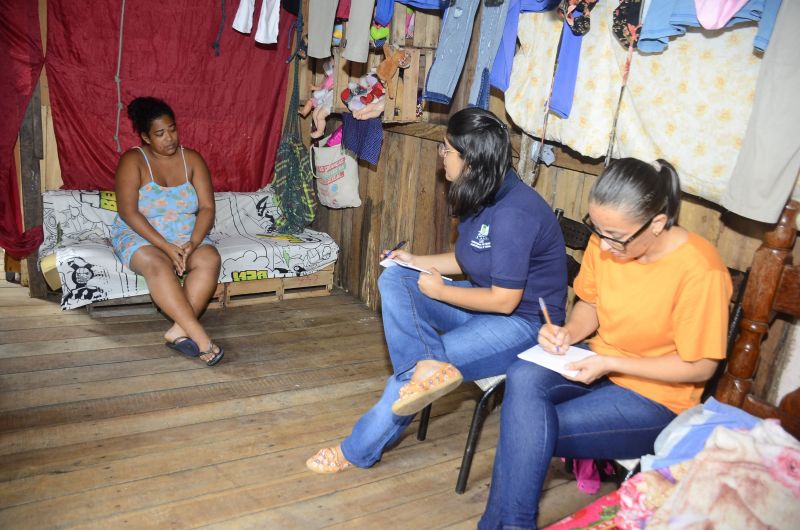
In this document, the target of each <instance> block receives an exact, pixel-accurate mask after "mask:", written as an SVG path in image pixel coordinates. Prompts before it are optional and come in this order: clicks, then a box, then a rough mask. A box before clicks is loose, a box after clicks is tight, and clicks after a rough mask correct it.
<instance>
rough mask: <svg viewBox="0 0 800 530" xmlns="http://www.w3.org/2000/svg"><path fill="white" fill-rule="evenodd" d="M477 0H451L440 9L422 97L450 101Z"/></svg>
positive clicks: (464, 55)
mask: <svg viewBox="0 0 800 530" xmlns="http://www.w3.org/2000/svg"><path fill="white" fill-rule="evenodd" d="M480 3H481V0H455V3H454V4H453V5H451V6H449V7H448V8H447V9H446V10H445V12H444V18H443V19H442V29H441V31H440V32H439V46H438V47H437V48H436V59H435V60H434V61H433V64H432V65H431V69H430V70H429V71H428V79H427V80H426V81H425V91H424V92H423V95H422V97H423V98H424V99H427V100H429V101H435V102H437V103H444V104H445V105H449V104H450V100H451V99H452V97H453V92H455V89H456V85H457V84H458V79H459V78H460V77H461V71H462V70H463V69H464V60H465V59H466V58H467V50H469V43H470V39H471V38H472V24H473V23H474V22H475V13H476V12H477V11H478V5H479V4H480Z"/></svg>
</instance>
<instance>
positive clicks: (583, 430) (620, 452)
mask: <svg viewBox="0 0 800 530" xmlns="http://www.w3.org/2000/svg"><path fill="white" fill-rule="evenodd" d="M673 418H675V414H674V413H673V412H672V411H671V410H669V409H668V408H667V407H665V406H663V405H661V404H659V403H656V402H655V401H652V400H650V399H647V398H646V397H644V396H641V395H639V394H637V393H636V392H634V391H632V390H628V389H627V388H623V387H621V386H618V385H616V384H614V383H612V382H611V381H610V380H609V379H608V378H602V379H600V380H598V381H595V382H594V383H592V384H590V385H584V384H582V383H575V382H573V381H570V380H568V379H565V378H564V377H562V376H561V375H560V374H558V373H556V372H553V371H551V370H548V369H547V368H543V367H541V366H538V365H536V364H533V363H530V362H527V361H517V362H516V363H514V364H513V365H511V367H510V368H509V370H508V377H507V379H506V390H505V397H504V398H503V407H502V411H501V414H500V441H499V442H498V445H497V452H496V454H495V459H494V469H493V472H492V485H491V489H490V491H489V500H488V501H487V503H486V511H485V512H484V514H483V517H482V518H481V520H480V522H479V523H478V528H479V530H496V529H503V530H517V529H523V528H524V529H530V528H536V516H537V514H538V512H539V498H540V495H541V491H542V487H543V486H544V480H545V476H546V475H547V470H548V468H549V466H550V460H551V459H552V457H553V456H560V457H567V458H601V459H614V458H638V457H640V456H642V455H644V454H647V453H651V452H652V451H653V443H654V442H655V439H656V437H657V436H658V433H660V432H661V430H662V429H664V427H666V426H667V424H668V423H669V422H670V421H672V419H673Z"/></svg>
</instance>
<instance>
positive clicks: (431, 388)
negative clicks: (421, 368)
mask: <svg viewBox="0 0 800 530" xmlns="http://www.w3.org/2000/svg"><path fill="white" fill-rule="evenodd" d="M463 380H464V377H463V376H462V375H461V372H459V371H458V368H456V367H455V366H453V365H452V364H445V365H444V366H442V367H441V368H439V369H438V370H436V371H435V372H433V373H432V374H431V375H429V376H428V377H426V378H425V379H423V380H422V381H420V382H414V381H410V382H408V383H406V384H405V385H403V386H402V387H401V388H400V397H399V398H398V399H397V401H395V402H394V403H392V412H394V413H395V414H397V415H398V416H410V415H411V414H415V413H417V412H419V411H420V410H422V409H424V408H425V407H427V406H428V405H430V404H431V403H433V402H434V401H436V400H437V399H439V398H440V397H442V396H443V395H445V394H447V393H448V392H452V391H453V390H455V389H456V388H457V387H458V385H460V384H461V382H462V381H463Z"/></svg>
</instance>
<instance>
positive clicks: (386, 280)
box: [378, 267, 419, 295]
mask: <svg viewBox="0 0 800 530" xmlns="http://www.w3.org/2000/svg"><path fill="white" fill-rule="evenodd" d="M418 275H419V273H417V272H415V271H412V270H409V269H406V268H403V267H389V268H388V269H384V270H383V272H382V273H381V275H380V276H378V291H379V292H380V293H381V295H386V294H387V293H390V292H392V291H393V290H395V289H397V288H398V287H399V286H401V285H403V282H408V281H410V282H411V284H412V285H415V286H416V280H417V278H418Z"/></svg>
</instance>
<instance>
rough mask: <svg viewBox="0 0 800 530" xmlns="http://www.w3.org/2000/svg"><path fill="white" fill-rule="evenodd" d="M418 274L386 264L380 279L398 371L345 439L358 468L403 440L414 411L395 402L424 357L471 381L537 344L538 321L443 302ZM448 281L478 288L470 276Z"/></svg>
mask: <svg viewBox="0 0 800 530" xmlns="http://www.w3.org/2000/svg"><path fill="white" fill-rule="evenodd" d="M418 279H419V273H418V272H416V271H413V270H410V269H405V268H403V267H392V268H389V269H386V270H385V271H383V274H381V276H380V278H379V279H378V288H379V289H380V293H381V300H382V302H381V312H382V315H383V329H384V333H385V335H386V344H387V346H388V348H389V357H390V358H391V361H392V367H393V373H392V375H391V376H389V379H388V380H387V381H386V387H385V388H384V391H383V395H382V396H381V398H380V400H379V401H378V403H376V404H375V406H373V407H372V408H371V409H370V410H369V411H368V412H367V413H366V414H364V415H363V416H362V417H361V418H360V419H359V420H358V421H357V422H356V424H355V425H354V426H353V431H352V433H351V434H350V436H348V437H347V438H345V440H344V441H343V442H342V453H343V454H344V456H345V458H347V460H349V461H350V462H351V463H353V464H355V465H356V466H358V467H370V466H372V465H373V464H374V463H375V462H377V461H378V460H380V458H381V454H383V451H384V449H385V448H386V447H387V446H389V445H391V444H392V443H393V442H395V441H397V439H398V438H400V435H402V434H403V431H404V430H405V428H406V427H407V426H408V424H409V423H411V421H412V420H413V419H414V416H413V415H412V416H396V415H394V414H393V413H392V408H391V407H392V403H394V401H395V400H396V399H397V398H398V396H399V391H400V387H402V386H403V385H404V384H406V383H407V382H408V380H409V379H411V376H412V375H413V373H414V367H415V366H416V364H417V362H418V361H421V360H425V359H429V360H436V361H443V362H449V363H451V364H453V365H455V366H456V368H458V369H459V371H461V374H462V375H463V376H464V379H465V380H466V381H473V380H475V379H482V378H484V377H490V376H493V375H500V374H504V373H505V372H506V369H508V367H509V366H510V365H511V363H512V362H514V360H516V358H517V354H518V353H520V352H522V351H524V350H526V349H528V348H530V347H531V346H533V345H534V344H536V337H537V336H538V333H539V325H538V323H536V324H534V323H531V322H528V321H527V320H525V319H523V318H521V317H517V316H505V315H498V314H491V313H480V312H476V311H469V310H466V309H461V308H458V307H455V306H451V305H449V304H446V303H443V302H438V301H436V300H433V299H431V298H428V297H427V296H425V295H424V294H422V292H420V290H419V288H418V287H417V280H418ZM447 283H448V284H450V285H456V286H458V287H468V288H469V287H473V286H472V284H471V283H470V282H466V281H459V282H447Z"/></svg>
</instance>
